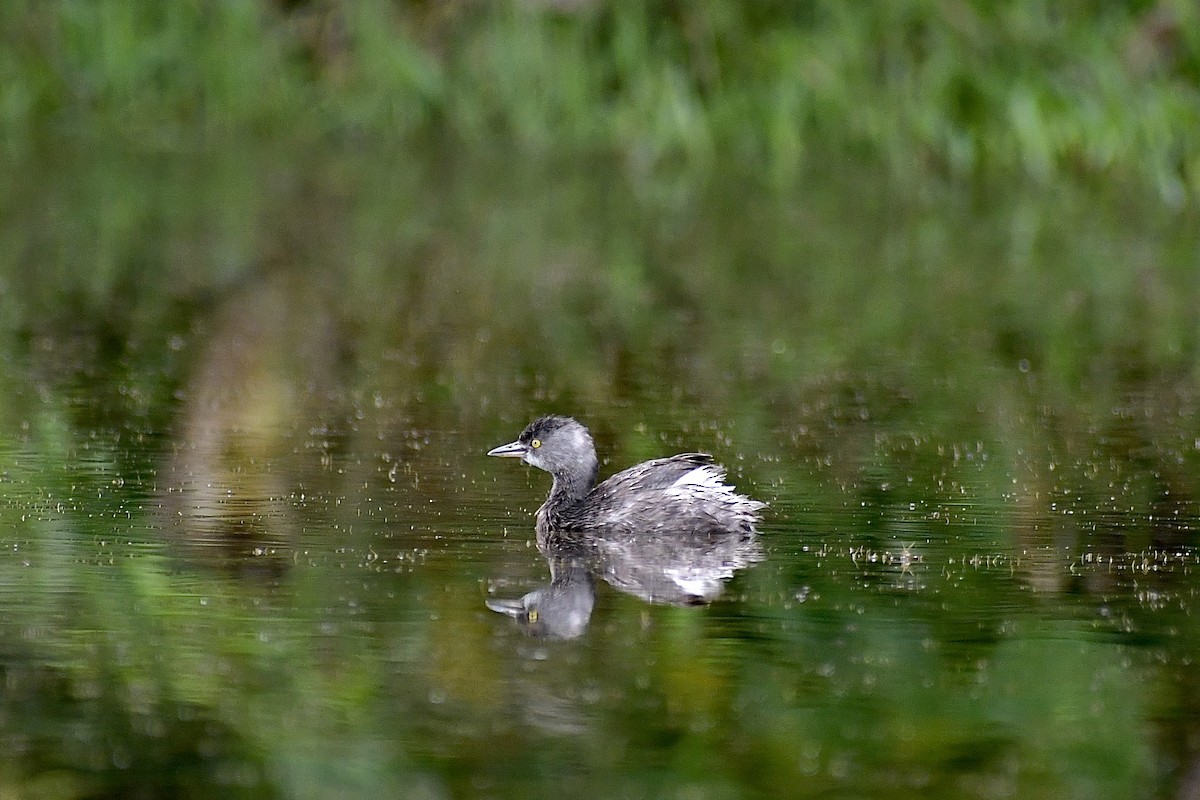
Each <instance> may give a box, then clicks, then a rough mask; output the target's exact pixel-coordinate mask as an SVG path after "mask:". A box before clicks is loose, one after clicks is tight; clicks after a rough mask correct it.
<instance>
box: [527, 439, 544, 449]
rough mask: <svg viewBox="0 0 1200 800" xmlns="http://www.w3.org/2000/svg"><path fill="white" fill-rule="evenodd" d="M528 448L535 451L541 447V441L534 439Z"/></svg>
mask: <svg viewBox="0 0 1200 800" xmlns="http://www.w3.org/2000/svg"><path fill="white" fill-rule="evenodd" d="M529 446H530V447H532V448H533V449H534V450H537V449H538V448H539V447H541V446H542V440H541V439H534V440H533V441H532V442H530V443H529Z"/></svg>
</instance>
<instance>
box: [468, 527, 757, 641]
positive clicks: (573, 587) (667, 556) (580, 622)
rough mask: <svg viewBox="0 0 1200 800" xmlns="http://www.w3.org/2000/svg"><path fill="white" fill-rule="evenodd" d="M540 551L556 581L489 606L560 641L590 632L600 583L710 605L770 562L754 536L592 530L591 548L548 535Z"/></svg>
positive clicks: (668, 600)
mask: <svg viewBox="0 0 1200 800" xmlns="http://www.w3.org/2000/svg"><path fill="white" fill-rule="evenodd" d="M539 549H540V550H541V552H542V555H544V556H545V557H546V561H547V563H548V564H549V566H550V583H548V584H546V585H545V586H542V587H540V588H537V589H534V590H533V591H531V592H529V593H528V594H526V595H525V596H523V597H520V598H517V599H499V598H489V599H488V600H487V607H488V608H490V609H491V610H492V611H498V612H500V613H502V614H507V615H508V616H510V617H512V618H513V619H515V620H516V621H517V623H518V624H519V625H520V627H521V628H522V629H523V630H524V631H525V632H527V633H529V634H531V635H533V636H545V637H549V638H556V639H571V638H574V637H576V636H579V635H580V634H582V633H583V632H584V631H585V630H586V629H587V626H588V622H589V621H590V620H591V616H592V608H593V606H594V605H595V602H596V580H597V579H600V580H603V581H605V582H606V583H608V584H609V585H611V586H613V587H615V588H617V589H619V590H620V591H622V592H625V593H627V594H631V595H633V596H634V597H638V598H641V599H642V600H645V601H646V602H648V603H661V604H667V605H676V606H697V605H705V604H708V603H710V602H712V601H713V600H715V599H717V597H719V596H720V594H721V591H722V589H723V588H724V585H725V581H726V580H728V579H729V578H732V577H733V574H734V573H735V572H736V571H737V570H739V569H742V568H744V567H748V566H750V565H751V564H753V563H754V562H756V561H760V560H761V559H762V557H763V553H762V546H761V545H760V544H759V542H758V540H757V537H756V536H755V535H754V534H750V535H748V536H741V535H730V536H728V537H725V538H720V539H689V538H687V537H675V538H663V537H646V538H633V539H630V538H625V537H622V536H615V537H613V538H606V537H605V536H604V535H603V534H602V533H596V532H593V533H591V534H590V535H589V537H588V540H587V541H586V542H580V541H564V540H563V539H561V538H560V537H557V536H551V537H547V538H546V539H545V542H544V543H542V542H539Z"/></svg>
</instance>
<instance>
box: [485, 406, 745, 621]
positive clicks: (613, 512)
mask: <svg viewBox="0 0 1200 800" xmlns="http://www.w3.org/2000/svg"><path fill="white" fill-rule="evenodd" d="M488 455H492V456H503V457H510V458H520V459H522V460H523V461H525V462H527V463H529V464H531V465H533V466H535V467H538V468H539V469H543V470H545V471H547V472H549V473H550V474H551V475H552V476H553V477H554V484H553V486H552V488H551V490H550V496H549V497H548V498H547V500H546V502H545V503H544V504H543V505H542V507H541V508H540V509H538V512H537V526H536V528H537V544H538V549H539V550H540V551H541V553H542V555H543V556H545V557H546V560H547V561H548V562H549V565H550V578H551V580H550V583H549V585H547V586H543V587H541V588H539V589H535V590H534V591H532V592H529V593H528V594H526V595H525V596H524V597H522V598H520V599H517V600H498V599H489V600H488V601H487V605H488V608H490V609H492V610H493V611H498V612H500V613H503V614H507V615H509V616H511V617H512V618H514V619H515V620H517V622H518V623H519V624H521V626H522V627H523V628H524V629H525V630H526V631H527V632H529V633H531V634H533V635H540V636H549V637H555V638H572V637H575V636H579V635H580V634H581V633H583V631H584V630H586V628H587V625H588V621H589V620H590V619H591V614H592V608H593V606H594V605H595V597H596V592H595V580H596V578H599V579H601V580H603V581H605V582H606V583H608V584H610V585H612V586H613V587H615V588H617V589H619V590H620V591H622V592H626V593H628V594H632V595H634V596H635V597H639V598H641V599H642V600H645V601H646V602H649V603H666V604H671V605H703V604H706V603H709V602H711V601H712V600H714V599H716V597H717V596H719V595H720V593H721V590H722V588H723V586H724V582H725V581H726V580H727V579H729V578H731V577H732V576H733V574H734V572H736V571H737V570H738V569H741V568H743V567H746V566H749V565H750V564H752V563H753V562H755V561H758V560H760V559H761V558H762V550H761V546H760V545H759V543H758V540H757V532H756V530H755V525H756V524H757V523H758V520H759V510H760V509H761V508H763V506H764V504H763V503H760V502H758V501H757V500H752V499H750V498H748V497H745V496H744V495H741V494H738V493H737V492H735V491H734V490H733V488H732V487H730V486H729V485H727V484H726V483H725V482H724V479H725V471H724V470H723V469H722V468H721V467H720V466H718V465H716V464H714V463H713V462H712V459H711V458H710V457H709V456H707V455H704V454H701V453H686V454H683V455H678V456H672V457H670V458H660V459H655V460H653V461H647V462H645V463H642V464H638V465H637V466H634V467H630V468H629V469H627V470H624V471H622V472H619V473H617V474H616V475H613V476H612V477H611V478H609V479H608V480H606V481H604V482H603V483H601V484H599V485H598V486H597V485H596V484H595V480H596V472H597V459H596V451H595V446H594V445H593V443H592V437H591V434H590V433H588V431H587V429H586V428H585V427H583V426H582V425H580V424H579V423H578V422H576V421H575V420H573V419H570V418H568V417H558V416H549V417H542V418H541V419H538V420H535V421H534V422H532V423H530V425H529V426H528V427H526V428H525V430H524V431H523V432H522V433H521V435H520V437H519V438H518V439H517V440H516V441H515V442H512V443H510V444H506V445H501V446H500V447H496V448H494V449H492V450H491V451H489V452H488Z"/></svg>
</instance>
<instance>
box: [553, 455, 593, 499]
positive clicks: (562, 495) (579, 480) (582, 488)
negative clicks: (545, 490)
mask: <svg viewBox="0 0 1200 800" xmlns="http://www.w3.org/2000/svg"><path fill="white" fill-rule="evenodd" d="M595 485H596V467H595V465H593V466H592V468H591V469H590V470H587V471H584V472H576V473H561V474H556V475H555V476H554V485H553V486H551V487H550V497H549V499H547V500H546V505H548V506H551V507H556V508H566V507H568V506H573V505H575V504H576V503H578V502H581V501H582V500H583V498H585V497H587V496H588V494H589V493H590V492H591V491H592V487H594V486H595Z"/></svg>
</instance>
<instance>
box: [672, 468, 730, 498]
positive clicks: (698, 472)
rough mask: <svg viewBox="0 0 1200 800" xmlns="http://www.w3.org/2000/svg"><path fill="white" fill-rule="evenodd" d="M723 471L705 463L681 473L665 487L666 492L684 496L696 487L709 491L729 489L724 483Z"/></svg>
mask: <svg viewBox="0 0 1200 800" xmlns="http://www.w3.org/2000/svg"><path fill="white" fill-rule="evenodd" d="M724 478H725V473H724V472H722V471H721V470H720V469H717V468H716V467H712V466H708V465H705V466H703V467H696V468H695V469H693V470H689V471H688V472H685V473H683V474H682V475H680V476H679V477H678V478H676V479H675V482H674V483H672V484H671V485H670V486H668V487H667V494H671V495H676V496H686V495H689V494H690V493H691V492H693V491H695V490H696V489H707V490H709V491H716V492H723V491H729V490H730V489H731V487H729V486H726V485H725V483H724Z"/></svg>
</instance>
